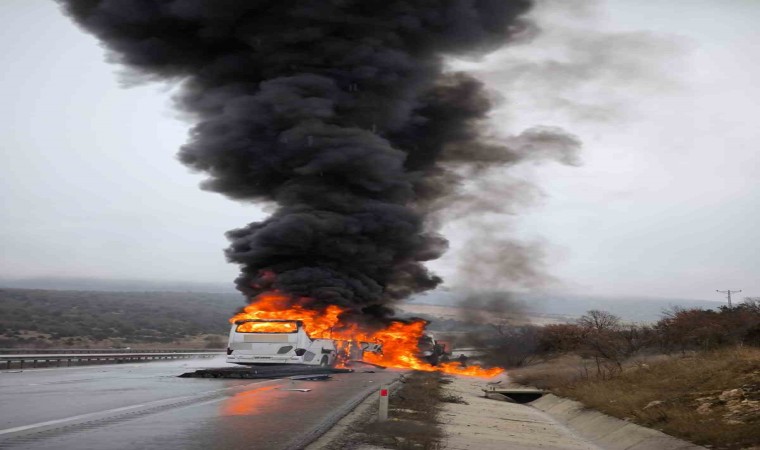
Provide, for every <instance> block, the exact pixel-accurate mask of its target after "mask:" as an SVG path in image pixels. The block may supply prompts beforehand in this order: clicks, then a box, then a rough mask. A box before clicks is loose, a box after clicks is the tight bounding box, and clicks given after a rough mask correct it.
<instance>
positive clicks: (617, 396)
mask: <svg viewBox="0 0 760 450" xmlns="http://www.w3.org/2000/svg"><path fill="white" fill-rule="evenodd" d="M552 370H553V371H554V373H552ZM584 373H585V370H584V369H583V368H582V366H579V365H577V364H576V365H575V366H573V364H572V362H571V361H570V360H569V359H568V358H565V359H563V360H560V361H556V362H555V363H554V367H553V369H552V365H551V364H549V365H544V366H543V367H542V368H534V369H526V370H518V371H515V372H514V373H513V376H514V378H515V379H517V380H519V381H521V382H525V383H533V382H538V383H536V384H543V385H544V387H548V388H550V389H551V390H552V391H554V392H555V393H557V394H558V395H561V396H563V397H569V398H573V399H576V400H578V401H580V402H582V403H583V404H585V405H587V406H589V407H591V408H594V409H597V410H599V411H602V412H605V413H607V414H610V415H612V416H616V417H619V418H623V419H627V420H632V421H634V422H636V423H639V424H641V425H645V426H648V427H652V428H656V429H659V430H661V431H663V432H665V433H668V434H671V435H673V436H678V437H681V438H684V439H687V440H689V441H692V442H695V443H698V444H702V445H711V446H713V447H714V448H727V449H738V448H748V447H751V446H757V445H760V349H753V348H743V349H725V350H720V351H715V352H709V353H702V354H697V355H692V356H688V357H677V358H665V359H661V360H658V361H652V362H650V363H648V364H639V365H634V366H632V367H630V368H629V369H627V370H626V371H624V372H623V373H622V374H621V375H620V376H618V377H615V378H612V379H607V380H599V379H594V378H593V377H591V378H588V379H587V378H586V377H584V376H582V374H584ZM653 402H661V403H653Z"/></svg>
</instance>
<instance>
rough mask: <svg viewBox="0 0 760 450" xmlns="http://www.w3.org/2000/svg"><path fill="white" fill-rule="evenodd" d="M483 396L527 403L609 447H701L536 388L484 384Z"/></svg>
mask: <svg viewBox="0 0 760 450" xmlns="http://www.w3.org/2000/svg"><path fill="white" fill-rule="evenodd" d="M483 392H484V393H485V396H486V397H487V398H490V399H493V400H500V401H506V402H510V403H521V404H527V405H529V406H531V407H533V408H536V409H538V410H540V411H543V412H544V413H546V414H548V415H549V416H551V417H552V418H553V419H555V420H556V421H558V422H560V423H561V424H563V425H565V426H566V427H568V428H569V429H571V430H573V431H574V432H575V433H577V434H578V435H580V436H581V437H583V438H585V439H588V440H589V441H591V442H593V443H594V444H595V445H598V446H599V447H601V448H604V449H609V450H698V449H704V448H705V447H700V446H698V445H695V444H692V443H691V442H688V441H684V440H681V439H678V438H675V437H673V436H670V435H667V434H665V433H662V432H660V431H657V430H653V429H651V428H646V427H642V426H640V425H636V424H634V423H631V422H626V421H625V420H620V419H617V418H615V417H612V416H608V415H606V414H603V413H601V412H599V411H594V410H591V409H588V408H586V407H585V406H583V404H581V403H580V402H576V401H574V400H570V399H566V398H562V397H557V396H555V395H553V394H547V393H546V392H544V391H542V390H540V389H499V388H498V386H488V387H487V388H486V389H483Z"/></svg>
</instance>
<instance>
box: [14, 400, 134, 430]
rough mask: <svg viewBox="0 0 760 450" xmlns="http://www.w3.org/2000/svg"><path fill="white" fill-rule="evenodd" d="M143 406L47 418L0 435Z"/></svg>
mask: <svg viewBox="0 0 760 450" xmlns="http://www.w3.org/2000/svg"><path fill="white" fill-rule="evenodd" d="M143 406H145V404H142V405H132V406H124V407H121V408H114V409H107V410H105V411H98V412H94V413H89V414H80V415H78V416H71V417H66V418H64V419H56V420H48V421H47V422H39V423H33V424H31V425H24V426H21V427H15V428H6V429H5V430H0V435H2V434H8V433H16V432H18V431H26V430H31V429H32V428H40V427H46V426H48V425H56V424H59V423H63V422H71V421H72V420H79V419H87V418H89V417H94V416H98V415H101V414H109V413H115V412H121V411H127V410H130V409H135V408H142V407H143Z"/></svg>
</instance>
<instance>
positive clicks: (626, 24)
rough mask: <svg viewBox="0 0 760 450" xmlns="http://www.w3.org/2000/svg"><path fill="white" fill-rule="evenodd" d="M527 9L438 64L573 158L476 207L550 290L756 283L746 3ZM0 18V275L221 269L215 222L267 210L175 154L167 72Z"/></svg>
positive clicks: (673, 293)
mask: <svg viewBox="0 0 760 450" xmlns="http://www.w3.org/2000/svg"><path fill="white" fill-rule="evenodd" d="M533 17H534V19H535V21H536V23H537V24H538V26H539V27H540V28H541V32H540V33H539V34H538V35H537V36H536V37H535V38H534V39H532V40H531V41H530V42H523V43H521V44H519V45H514V46H511V47H508V48H505V49H504V50H502V51H499V52H497V53H495V54H492V55H490V56H489V57H487V58H486V59H484V60H482V61H477V62H473V61H467V62H456V63H452V67H457V68H467V69H469V70H473V71H474V72H476V73H477V75H478V76H479V77H480V78H482V79H483V80H484V81H486V82H487V83H488V84H489V86H490V87H491V88H492V89H494V90H495V91H497V92H498V93H499V95H500V96H501V97H502V99H503V101H502V105H501V106H500V108H499V109H498V110H497V111H496V112H495V113H494V115H493V126H494V128H496V129H498V130H499V132H501V133H503V134H504V135H509V134H517V133H519V132H520V131H522V130H524V129H526V128H529V127H531V126H533V125H549V126H559V127H562V128H564V129H565V130H566V131H568V132H570V133H573V134H575V135H576V136H578V137H579V138H580V139H581V140H582V142H583V151H582V154H581V158H580V159H581V161H582V164H581V165H580V166H578V167H570V166H563V165H559V164H552V163H547V164H542V165H526V166H522V167H517V168H513V169H512V170H511V171H510V172H508V173H504V174H497V176H498V177H501V176H503V177H504V179H510V180H528V181H530V182H532V183H534V184H535V185H536V186H537V187H538V188H537V189H539V190H540V194H538V195H535V194H534V195H533V197H534V198H535V199H534V201H532V202H531V204H530V205H526V206H525V207H524V208H523V209H520V210H518V212H519V214H518V215H511V216H499V215H490V216H484V217H483V220H486V221H488V222H489V224H490V225H492V226H496V227H497V228H498V227H503V229H504V230H507V232H508V233H510V234H514V235H517V236H519V237H520V238H521V239H523V240H524V242H528V243H535V245H537V246H538V245H540V246H541V248H542V249H543V250H542V252H543V253H544V255H545V259H544V264H545V268H546V270H547V272H548V273H550V274H551V275H552V276H553V277H554V279H556V281H555V282H554V283H549V284H547V286H546V287H545V288H546V289H551V290H559V291H573V292H587V293H592V294H599V295H646V296H653V297H693V298H705V299H713V300H714V299H717V298H716V297H717V295H718V294H716V293H715V292H714V291H715V289H728V288H731V289H743V290H744V292H743V293H742V294H741V295H742V296H744V295H755V296H760V277H758V276H757V275H758V270H757V268H758V267H760V244H759V243H758V240H757V239H756V234H757V230H758V223H759V222H760V220H759V218H758V215H759V214H760V212H759V210H758V208H757V206H758V203H759V200H760V187H758V183H757V180H758V172H757V169H758V167H760V152H758V151H757V142H758V141H759V140H760V127H758V125H757V123H758V119H757V118H758V117H760V83H758V82H757V80H760V58H758V49H760V35H759V34H758V32H757V23H758V19H760V2H757V1H754V0H724V1H721V2H716V1H714V0H680V1H673V2H668V3H667V5H665V4H663V2H657V1H654V0H651V1H644V2H642V1H633V0H604V1H601V0H600V1H569V0H561V1H560V0H552V1H546V2H542V3H541V4H540V5H539V7H537V8H536V10H535V11H534V12H533ZM0 25H1V26H0V64H1V65H2V67H3V76H2V82H0V96H1V98H2V102H1V103H0V152H2V158H3V159H2V161H3V162H2V177H0V202H1V204H2V209H1V210H0V278H2V277H4V278H13V277H39V276H56V277H65V276H75V277H90V276H91V277H98V278H120V279H125V278H141V279H159V280H193V281H204V282H205V281H209V282H214V281H217V282H224V281H226V280H230V282H231V281H232V279H233V278H234V277H235V275H236V273H237V268H236V267H234V266H231V265H229V264H227V263H226V262H225V261H224V257H223V254H222V249H223V248H224V247H225V246H226V245H227V241H226V239H225V238H224V235H223V233H224V232H225V231H227V230H229V229H232V228H236V227H239V226H242V225H244V224H246V223H248V222H250V221H254V220H259V219H261V218H263V217H265V213H263V212H262V211H261V210H260V209H259V208H258V207H257V206H255V205H250V204H241V203H236V202H233V201H230V200H228V199H226V198H224V197H222V196H220V195H217V194H211V193H208V192H204V191H201V190H200V189H199V188H198V183H199V182H200V180H201V179H202V177H201V176H200V175H198V174H192V173H190V172H189V171H188V170H187V169H186V168H185V167H184V166H182V165H181V164H180V163H179V162H178V161H176V159H175V156H174V155H175V153H176V151H177V148H178V147H179V146H180V145H181V144H182V143H183V141H184V140H185V136H186V133H187V129H188V124H187V123H185V122H183V121H182V120H180V119H178V118H177V117H176V113H175V112H174V111H173V110H172V107H171V103H170V101H169V99H170V96H171V91H170V88H169V87H167V86H157V85H151V86H139V87H132V88H128V89H126V88H124V87H123V86H121V85H120V83H119V77H118V74H117V72H118V71H119V68H118V67H116V66H114V65H109V64H107V63H106V62H105V61H104V55H103V51H102V49H101V48H100V47H99V46H98V44H97V42H96V41H95V39H94V38H93V37H91V36H89V35H85V34H84V33H82V32H81V31H79V30H78V29H77V28H76V27H75V26H74V25H73V24H72V23H71V22H70V21H69V20H68V19H67V18H65V17H63V16H62V15H61V14H60V13H59V11H58V10H57V7H56V5H55V4H54V3H53V2H51V1H47V0H2V1H1V2H0ZM535 192H537V191H534V193H535ZM444 232H446V234H447V237H449V238H450V239H451V241H452V248H453V250H452V251H451V252H450V253H449V254H448V255H447V256H446V257H445V258H443V259H442V260H440V261H437V262H434V263H432V264H431V266H432V267H433V268H434V269H435V270H437V271H438V272H440V273H441V274H443V275H444V276H445V277H446V280H447V283H448V284H449V285H456V284H462V282H463V281H462V279H461V278H460V273H461V271H459V270H458V269H460V268H461V267H459V268H458V263H457V261H458V256H457V255H458V254H460V253H461V250H462V248H463V247H465V243H466V242H468V238H469V237H471V236H468V226H466V225H463V224H457V223H452V224H451V225H449V226H447V227H445V228H444Z"/></svg>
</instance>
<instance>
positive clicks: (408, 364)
mask: <svg viewBox="0 0 760 450" xmlns="http://www.w3.org/2000/svg"><path fill="white" fill-rule="evenodd" d="M293 303H294V302H293V299H292V298H291V297H289V296H288V295H286V294H283V293H280V292H277V291H271V292H266V293H264V294H260V295H258V296H257V297H256V298H255V299H254V300H253V302H252V303H251V304H250V305H248V306H246V307H245V308H244V310H243V312H241V313H238V314H236V315H235V316H233V317H232V318H231V319H230V322H231V323H235V322H238V321H240V320H247V319H258V320H272V319H287V320H300V321H302V322H303V325H304V329H305V331H306V332H307V333H308V334H309V336H310V337H311V338H312V339H336V340H347V341H351V340H353V341H365V342H379V343H381V344H382V346H383V351H382V354H377V353H369V352H368V353H365V354H364V360H365V361H367V362H370V363H373V364H379V365H382V366H386V367H396V368H402V369H414V370H422V371H427V372H434V371H438V372H444V373H449V374H457V375H468V376H474V377H493V376H496V375H498V374H500V373H502V372H504V369H501V368H499V367H494V368H491V369H484V368H481V367H478V366H469V367H461V365H460V364H459V363H456V362H449V363H441V364H438V365H435V366H434V365H432V364H430V363H428V362H426V361H424V360H423V359H422V358H421V357H420V356H419V349H418V344H419V341H420V338H422V336H423V334H424V333H425V325H426V322H425V321H422V320H418V321H413V322H409V323H405V322H400V321H393V322H391V324H390V325H389V326H387V327H385V328H383V329H380V330H377V331H367V330H362V329H360V328H359V326H358V325H356V324H352V323H344V322H342V321H341V320H340V315H341V314H342V313H343V312H344V311H345V310H344V309H342V308H340V307H339V306H336V305H330V306H328V307H327V308H326V309H324V310H322V311H316V310H312V309H307V308H306V307H304V306H303V305H304V304H306V305H308V303H309V299H308V298H302V299H299V301H298V302H295V304H293ZM249 323H256V322H246V324H249ZM269 323H273V322H269ZM243 325H244V324H243ZM241 326H242V325H241Z"/></svg>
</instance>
